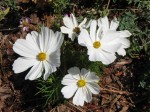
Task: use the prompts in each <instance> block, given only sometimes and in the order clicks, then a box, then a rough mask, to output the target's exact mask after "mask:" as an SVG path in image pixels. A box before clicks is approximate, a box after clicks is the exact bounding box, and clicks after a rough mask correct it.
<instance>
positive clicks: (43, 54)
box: [37, 52, 46, 61]
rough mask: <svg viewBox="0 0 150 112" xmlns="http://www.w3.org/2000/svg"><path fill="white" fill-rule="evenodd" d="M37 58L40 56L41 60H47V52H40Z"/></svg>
mask: <svg viewBox="0 0 150 112" xmlns="http://www.w3.org/2000/svg"><path fill="white" fill-rule="evenodd" d="M37 58H38V60H39V61H44V60H46V53H44V52H41V53H39V54H38V55H37Z"/></svg>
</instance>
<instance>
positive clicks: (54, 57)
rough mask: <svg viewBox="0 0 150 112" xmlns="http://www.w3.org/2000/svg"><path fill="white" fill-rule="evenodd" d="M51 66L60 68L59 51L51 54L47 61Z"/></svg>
mask: <svg viewBox="0 0 150 112" xmlns="http://www.w3.org/2000/svg"><path fill="white" fill-rule="evenodd" d="M47 61H48V62H49V64H50V65H51V66H55V67H59V66H60V49H58V50H57V51H55V52H53V53H51V54H50V55H49V58H48V59H47Z"/></svg>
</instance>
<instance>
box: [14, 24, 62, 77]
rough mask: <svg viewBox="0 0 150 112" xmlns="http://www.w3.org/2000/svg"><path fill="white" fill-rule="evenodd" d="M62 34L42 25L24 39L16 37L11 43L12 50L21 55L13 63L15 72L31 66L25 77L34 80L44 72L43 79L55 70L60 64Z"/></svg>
mask: <svg viewBox="0 0 150 112" xmlns="http://www.w3.org/2000/svg"><path fill="white" fill-rule="evenodd" d="M63 39H64V37H63V35H62V33H60V32H55V33H54V32H53V31H52V30H50V29H48V28H47V27H42V28H41V32H40V33H39V34H38V32H36V31H32V32H31V34H27V36H26V39H18V40H17V41H16V42H15V44H14V45H13V50H14V51H15V52H16V53H17V54H19V55H21V56H22V57H19V58H18V59H17V60H15V61H14V63H13V70H14V72H15V73H20V72H23V71H25V70H27V69H28V68H30V67H32V68H31V69H30V71H29V72H28V74H27V75H26V77H25V79H29V80H35V79H37V78H39V77H41V75H42V74H43V73H44V79H45V80H46V79H47V78H48V76H49V75H50V74H51V73H53V72H55V71H56V70H57V68H56V67H59V66H60V47H61V45H62V43H63Z"/></svg>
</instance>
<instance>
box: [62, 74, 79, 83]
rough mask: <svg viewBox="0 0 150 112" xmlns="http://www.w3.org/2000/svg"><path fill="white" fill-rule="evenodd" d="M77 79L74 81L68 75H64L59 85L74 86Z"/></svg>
mask: <svg viewBox="0 0 150 112" xmlns="http://www.w3.org/2000/svg"><path fill="white" fill-rule="evenodd" d="M77 81H78V80H77V79H75V78H74V77H73V76H72V75H70V74H68V75H65V77H64V78H63V80H62V81H61V84H63V85H68V86H69V85H71V84H73V83H74V84H76V83H77Z"/></svg>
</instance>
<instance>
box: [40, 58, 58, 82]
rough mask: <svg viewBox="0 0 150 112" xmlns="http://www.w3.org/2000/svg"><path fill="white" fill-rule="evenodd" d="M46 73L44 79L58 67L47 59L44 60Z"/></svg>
mask: <svg viewBox="0 0 150 112" xmlns="http://www.w3.org/2000/svg"><path fill="white" fill-rule="evenodd" d="M43 65H44V69H45V73H44V75H43V78H44V80H47V78H48V77H49V76H50V74H51V73H53V72H55V71H56V70H57V69H56V67H55V66H51V65H50V64H49V63H48V62H47V61H44V62H43Z"/></svg>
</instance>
